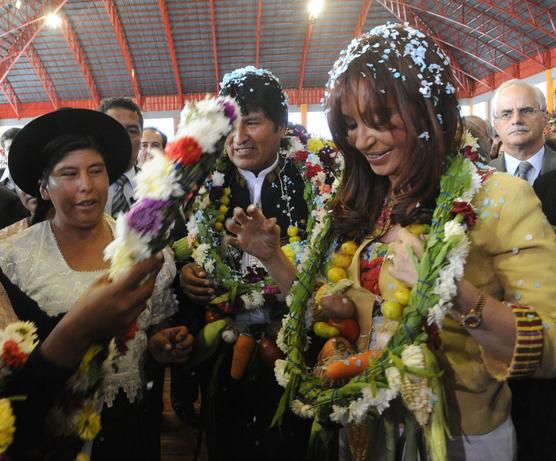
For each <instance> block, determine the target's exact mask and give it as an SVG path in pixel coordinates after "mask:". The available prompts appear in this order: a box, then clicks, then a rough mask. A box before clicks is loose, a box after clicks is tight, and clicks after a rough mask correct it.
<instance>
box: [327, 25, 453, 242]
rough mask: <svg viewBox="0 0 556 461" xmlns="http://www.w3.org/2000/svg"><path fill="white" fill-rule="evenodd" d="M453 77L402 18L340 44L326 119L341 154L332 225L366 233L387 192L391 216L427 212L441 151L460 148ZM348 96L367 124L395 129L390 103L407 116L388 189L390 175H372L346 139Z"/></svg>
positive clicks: (424, 216)
mask: <svg viewBox="0 0 556 461" xmlns="http://www.w3.org/2000/svg"><path fill="white" fill-rule="evenodd" d="M376 31H378V33H377V32H376ZM385 31H387V32H385ZM392 31H394V33H392ZM396 32H397V33H396ZM408 43H411V45H409V48H408V45H407V44H408ZM386 50H389V51H386ZM412 51H413V53H412ZM453 82H454V79H453V76H452V72H451V70H450V69H449V67H448V65H447V58H446V57H445V55H444V54H443V53H442V51H440V49H439V48H438V47H437V45H436V44H435V43H434V42H433V41H432V40H431V39H429V38H428V37H426V36H425V35H424V34H421V33H420V32H418V31H415V30H414V29H411V28H409V27H407V26H402V25H389V26H380V27H379V28H377V29H373V31H371V32H370V33H369V34H366V35H363V36H362V37H360V38H358V39H357V40H354V41H353V42H352V43H351V44H350V46H349V47H348V49H347V50H346V51H345V52H343V54H342V55H341V57H340V59H339V60H338V62H337V63H336V64H335V68H334V69H333V70H332V72H331V79H330V80H329V82H328V85H327V94H326V111H327V117H328V124H329V125H330V130H331V132H332V137H333V139H334V142H335V143H336V145H337V146H338V147H339V149H340V150H341V151H342V153H343V155H344V159H345V171H344V175H343V182H342V185H341V188H340V191H339V193H338V196H337V198H336V201H335V203H334V207H333V210H334V216H335V228H336V229H337V230H338V232H339V233H340V234H341V235H345V236H348V237H350V238H355V239H362V238H363V237H365V236H366V235H368V234H369V233H370V232H371V231H372V230H373V229H374V228H375V226H376V223H377V220H378V218H379V216H380V213H381V211H382V208H383V204H384V201H385V199H386V197H387V194H388V193H390V194H391V195H392V196H393V197H394V199H395V205H394V209H393V212H392V217H391V219H392V223H399V224H402V225H407V224H410V223H412V222H426V221H427V220H430V215H431V210H432V209H433V208H434V203H435V199H436V196H437V194H438V187H439V183H440V177H441V175H442V173H443V171H444V169H445V165H446V159H447V157H448V155H450V154H453V153H454V152H456V151H457V147H458V146H459V144H460V140H461V136H462V133H461V132H462V128H461V127H462V122H461V117H460V113H459V106H458V101H457V98H456V96H455V94H454V93H455V88H454V85H453ZM347 98H355V100H357V101H359V102H360V104H359V107H360V111H361V112H360V116H361V120H363V121H364V122H365V123H366V124H367V125H368V126H369V127H372V128H375V129H384V130H388V129H392V128H393V126H392V124H391V121H390V119H391V116H392V113H393V109H396V110H397V112H398V113H399V115H400V117H401V118H402V120H403V122H404V124H405V128H406V138H407V149H406V156H407V161H405V162H404V163H403V165H401V171H400V174H399V179H398V180H397V182H396V183H395V184H393V185H392V190H391V191H390V192H389V189H390V182H389V180H388V178H387V177H383V176H378V175H376V174H375V173H374V172H373V171H372V169H371V167H370V165H369V164H368V162H367V160H366V159H365V158H364V157H363V155H361V153H360V152H359V151H358V150H357V149H355V147H353V146H351V145H350V144H349V142H348V136H347V131H348V130H347V126H346V122H345V118H344V116H343V114H342V101H345V100H346V99H347Z"/></svg>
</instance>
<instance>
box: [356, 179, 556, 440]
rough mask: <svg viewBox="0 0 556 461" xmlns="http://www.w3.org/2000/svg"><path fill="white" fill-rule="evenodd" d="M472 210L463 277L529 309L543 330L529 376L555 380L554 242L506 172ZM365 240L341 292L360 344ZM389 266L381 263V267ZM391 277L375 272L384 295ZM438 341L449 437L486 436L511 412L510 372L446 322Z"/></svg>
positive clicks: (537, 209)
mask: <svg viewBox="0 0 556 461" xmlns="http://www.w3.org/2000/svg"><path fill="white" fill-rule="evenodd" d="M472 203H473V206H474V207H475V209H476V211H477V222H476V223H475V225H474V226H473V228H472V229H471V231H470V233H469V237H470V240H471V248H470V252H469V256H468V258H467V262H466V265H465V275H464V277H465V279H466V280H467V281H469V282H470V283H472V284H473V285H474V286H475V287H477V288H478V289H480V290H482V291H484V292H485V293H487V294H489V295H490V296H492V297H494V298H496V299H498V300H500V301H506V302H508V303H510V304H521V305H525V306H530V307H532V308H533V309H534V311H535V312H536V313H537V314H538V315H539V316H540V318H541V319H542V323H543V326H544V332H543V333H542V334H544V337H543V352H542V360H541V361H540V363H539V365H538V367H537V368H536V371H535V373H534V376H538V377H553V376H556V309H555V307H554V306H555V305H556V238H555V236H554V232H553V231H552V228H551V227H550V225H549V224H548V221H547V220H546V217H545V216H544V214H543V213H542V210H541V204H540V202H539V200H538V198H537V197H536V195H535V193H534V192H533V189H532V188H531V186H530V185H529V184H528V183H527V182H526V181H523V180H521V179H519V178H515V177H512V176H510V175H508V174H506V173H494V174H492V176H490V177H489V178H488V179H487V180H486V181H485V182H484V183H483V187H482V188H481V189H480V190H479V192H478V193H477V194H476V196H475V198H474V200H473V202H472ZM370 241H371V239H368V240H365V241H364V242H363V243H362V244H361V246H360V247H359V249H358V251H357V253H356V254H355V256H354V258H353V261H352V264H351V266H350V268H349V269H348V272H349V274H350V278H352V279H353V280H354V284H353V286H352V287H351V288H350V289H349V290H348V291H347V292H346V294H347V295H348V296H350V298H351V299H352V300H353V301H354V302H355V304H356V306H357V312H358V314H359V318H360V322H361V331H362V335H363V338H364V339H366V337H365V335H366V334H368V333H369V331H370V329H371V327H372V316H371V315H370V309H372V306H373V304H374V298H375V296H374V295H373V294H372V293H371V292H369V291H368V290H366V289H365V288H363V287H361V284H360V282H359V262H360V253H361V251H362V250H363V249H364V248H365V247H366V246H367V245H368V244H369V242H370ZM387 265H388V262H387V261H385V264H384V265H383V268H386V267H387ZM389 277H390V275H389V273H388V271H387V270H381V274H380V279H379V284H380V287H381V291H382V293H383V294H385V293H386V291H387V290H388V289H389V287H390V286H392V284H391V283H390V282H391V279H390V280H389ZM518 336H519V334H518ZM440 338H441V340H442V346H441V350H440V351H439V352H438V353H437V358H438V360H439V363H440V366H441V367H442V368H443V370H444V385H445V391H446V399H447V407H448V424H449V427H450V430H451V432H452V434H454V435H456V434H462V433H464V434H469V435H471V434H484V433H487V432H490V431H491V430H493V429H495V428H496V427H497V426H499V425H500V424H501V423H502V422H504V421H505V420H506V419H507V418H508V416H509V413H510V406H511V393H510V389H509V387H508V385H507V384H506V383H505V379H507V378H508V377H511V367H508V365H507V364H502V363H497V362H495V361H494V360H492V359H491V358H489V357H487V356H486V354H484V353H483V351H482V349H481V347H480V345H479V344H478V343H477V342H476V341H475V340H474V339H473V338H472V337H471V336H470V335H469V333H468V332H467V330H466V329H465V328H463V327H462V326H461V325H460V324H459V323H458V322H457V321H455V320H454V319H452V318H451V317H450V316H447V317H446V319H445V321H444V325H443V328H442V331H441V334H440ZM362 343H364V340H363V341H362ZM516 344H517V343H516ZM515 355H516V352H515V351H514V358H515Z"/></svg>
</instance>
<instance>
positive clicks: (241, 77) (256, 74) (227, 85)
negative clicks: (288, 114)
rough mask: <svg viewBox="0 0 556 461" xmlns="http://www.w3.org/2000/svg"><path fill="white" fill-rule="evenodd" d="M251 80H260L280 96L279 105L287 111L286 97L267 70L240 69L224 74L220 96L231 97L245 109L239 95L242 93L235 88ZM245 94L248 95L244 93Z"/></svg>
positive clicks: (276, 79)
mask: <svg viewBox="0 0 556 461" xmlns="http://www.w3.org/2000/svg"><path fill="white" fill-rule="evenodd" d="M253 78H256V79H257V80H262V81H263V83H264V85H265V86H267V87H270V88H272V89H274V90H276V91H277V92H278V93H279V94H280V103H281V104H282V106H284V107H285V108H286V109H287V107H288V97H287V95H286V93H284V90H283V89H282V85H280V80H278V77H276V76H275V75H274V74H273V73H272V72H270V71H269V70H266V69H257V68H256V67H254V66H247V67H242V68H240V69H236V70H234V71H233V72H229V73H227V74H224V78H223V79H222V81H221V82H220V94H226V95H229V96H231V97H233V98H234V99H235V100H236V101H237V102H238V104H239V105H240V106H241V107H242V108H243V107H245V101H244V96H242V95H241V93H242V92H241V91H238V90H237V88H240V87H242V86H244V85H246V84H249V80H250V79H253ZM250 91H251V92H253V89H252V88H251V89H250ZM246 94H248V93H247V92H246Z"/></svg>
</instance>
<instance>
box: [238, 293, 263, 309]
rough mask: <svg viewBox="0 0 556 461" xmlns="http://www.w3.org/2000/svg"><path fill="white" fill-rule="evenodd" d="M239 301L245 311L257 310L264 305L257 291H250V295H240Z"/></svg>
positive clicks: (261, 296)
mask: <svg viewBox="0 0 556 461" xmlns="http://www.w3.org/2000/svg"><path fill="white" fill-rule="evenodd" d="M241 300H242V301H243V303H244V304H245V309H247V310H253V309H257V308H259V307H262V306H263V304H264V296H263V295H262V293H260V292H258V291H252V292H251V293H245V294H244V295H241Z"/></svg>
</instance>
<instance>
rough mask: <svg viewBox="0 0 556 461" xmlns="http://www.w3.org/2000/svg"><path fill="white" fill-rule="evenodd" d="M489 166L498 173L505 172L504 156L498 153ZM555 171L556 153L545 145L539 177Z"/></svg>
mask: <svg viewBox="0 0 556 461" xmlns="http://www.w3.org/2000/svg"><path fill="white" fill-rule="evenodd" d="M489 165H490V166H492V167H494V168H496V169H497V170H498V171H503V172H506V162H505V161H504V155H503V154H502V152H500V155H499V156H498V157H496V158H495V159H494V160H492V161H491V162H490V163H489ZM553 170H556V151H554V150H552V149H551V148H550V147H548V146H547V145H546V144H545V145H544V158H543V160H542V168H541V174H540V175H539V177H538V178H537V181H538V180H539V179H540V177H541V176H542V175H544V174H546V173H548V172H550V171H553Z"/></svg>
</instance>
